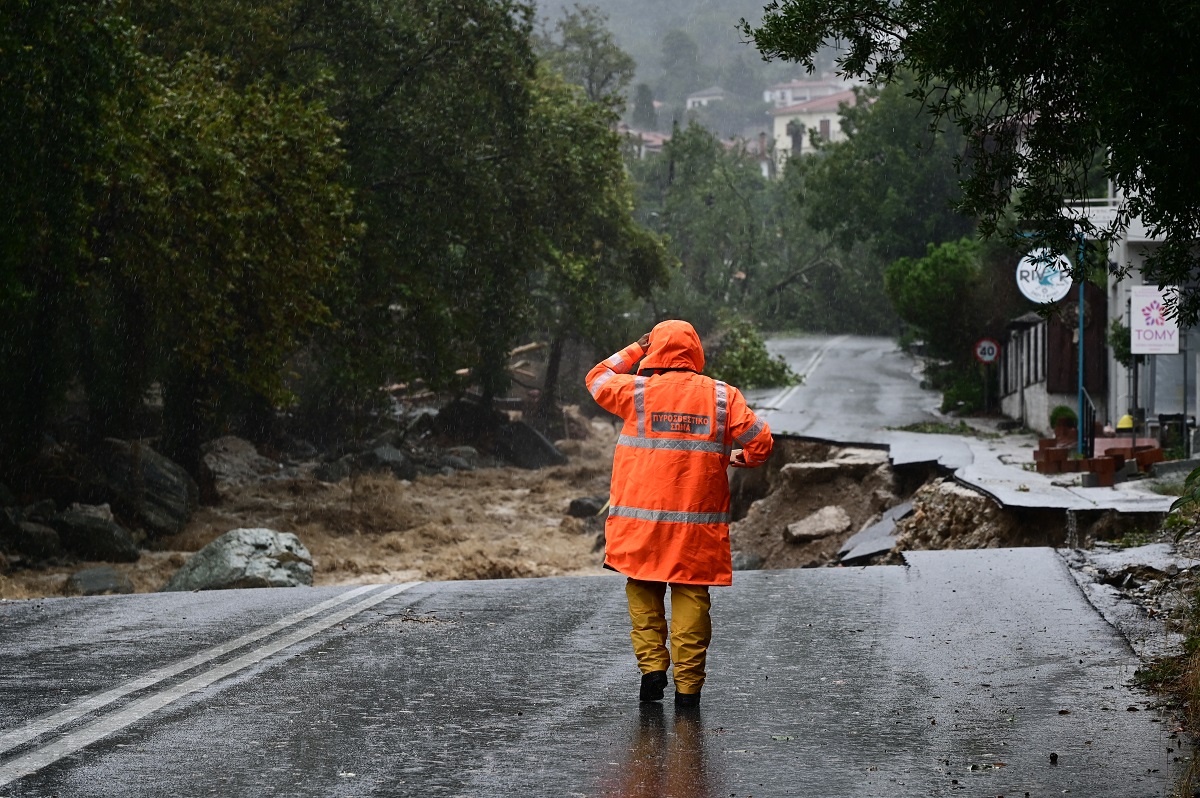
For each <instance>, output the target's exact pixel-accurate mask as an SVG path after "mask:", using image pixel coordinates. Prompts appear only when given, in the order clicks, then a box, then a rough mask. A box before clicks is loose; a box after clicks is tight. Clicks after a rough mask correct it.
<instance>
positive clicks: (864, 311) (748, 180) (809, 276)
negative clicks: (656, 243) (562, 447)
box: [630, 124, 895, 334]
mask: <svg viewBox="0 0 1200 798" xmlns="http://www.w3.org/2000/svg"><path fill="white" fill-rule="evenodd" d="M763 164H764V161H763V160H761V158H760V157H759V156H758V155H757V154H755V153H751V152H747V151H746V150H745V148H743V147H740V146H733V147H727V146H725V145H724V144H723V143H722V142H721V141H719V140H718V139H716V138H715V137H714V136H713V135H712V133H710V132H709V131H707V130H706V129H704V128H703V127H701V126H699V125H696V124H693V125H690V126H688V127H687V128H685V129H682V130H676V131H675V132H674V135H673V136H672V139H671V141H670V143H669V144H668V145H667V146H666V148H665V151H664V152H663V154H662V155H661V156H659V157H656V158H652V159H648V160H646V161H633V162H632V163H631V164H630V169H631V171H632V173H633V175H634V177H635V179H636V180H637V182H638V210H637V213H638V217H639V218H640V219H642V220H643V221H644V223H646V224H647V225H649V226H650V227H651V228H652V229H654V230H656V231H658V232H660V233H662V234H663V236H664V237H665V239H666V240H667V241H668V245H669V248H670V251H671V253H672V254H673V255H674V256H675V257H676V258H678V259H679V261H680V262H681V264H682V266H681V267H680V269H679V270H678V271H677V272H675V273H674V274H673V276H672V280H671V282H670V284H669V285H668V286H667V287H666V288H665V289H663V290H661V291H658V292H656V293H655V294H654V296H653V297H652V300H651V301H652V304H653V314H654V315H655V316H656V317H659V318H662V317H668V316H678V317H681V318H686V319H688V320H689V321H691V322H692V323H693V324H695V325H696V327H697V329H699V330H700V331H701V332H702V334H707V333H709V332H712V331H713V330H715V329H717V328H718V327H719V326H721V324H722V321H721V320H722V318H723V315H724V314H730V313H732V314H734V315H742V316H748V317H750V318H752V319H753V320H754V321H756V322H757V323H759V324H760V325H764V326H766V327H768V328H770V329H788V328H790V329H797V328H798V329H807V330H819V331H836V332H850V331H853V332H879V331H882V330H889V329H891V328H892V327H893V325H894V322H895V317H894V315H893V314H892V313H891V311H890V309H889V308H888V306H887V300H886V298H885V296H884V293H883V282H882V264H881V263H880V261H879V260H878V258H872V257H866V256H864V253H863V252H860V251H854V250H852V251H848V252H843V251H842V250H840V249H839V248H838V247H837V246H836V245H835V244H834V243H833V242H832V240H831V239H830V237H829V236H828V235H827V234H825V233H821V232H819V231H814V230H813V229H812V228H811V227H809V226H808V225H807V223H806V222H805V220H804V214H803V212H802V211H803V204H802V200H801V196H802V191H801V188H802V180H803V175H802V174H801V173H800V172H799V171H798V170H797V171H792V170H789V171H788V173H785V175H784V176H783V179H782V180H771V179H768V178H767V177H765V176H764V175H763Z"/></svg>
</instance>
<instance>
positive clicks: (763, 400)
mask: <svg viewBox="0 0 1200 798" xmlns="http://www.w3.org/2000/svg"><path fill="white" fill-rule="evenodd" d="M767 346H768V350H769V351H770V352H771V354H772V355H779V356H781V357H783V359H784V360H786V361H787V363H788V365H790V366H791V367H792V369H793V370H794V371H796V372H797V373H799V374H803V375H804V382H803V383H802V384H801V385H797V386H793V387H792V388H787V389H783V390H780V389H770V390H757V391H748V392H747V396H748V397H749V398H750V402H751V405H753V406H754V408H755V409H756V410H758V411H762V412H764V413H765V415H766V417H767V420H768V421H769V423H770V424H771V429H772V430H775V431H778V432H786V433H789V434H792V435H800V436H803V437H811V438H819V439H821V440H827V441H837V442H859V443H869V442H887V441H888V440H889V437H888V435H887V432H886V431H887V428H889V427H903V426H906V425H908V424H914V423H917V422H922V421H936V420H938V419H939V417H938V416H937V415H936V413H935V411H936V409H937V407H938V405H939V404H940V402H941V397H940V396H939V395H938V394H937V393H935V392H933V391H928V390H925V389H923V388H921V382H920V377H919V376H918V374H917V363H916V361H915V360H914V359H913V358H912V356H911V355H909V354H908V353H906V352H904V351H902V350H901V349H900V348H899V347H898V346H897V345H896V342H895V341H894V340H893V339H891V338H878V337H875V338H872V337H865V336H852V335H839V336H822V335H809V336H803V337H797V338H774V339H772V340H770V341H768V342H767Z"/></svg>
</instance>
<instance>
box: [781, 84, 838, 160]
mask: <svg viewBox="0 0 1200 798" xmlns="http://www.w3.org/2000/svg"><path fill="white" fill-rule="evenodd" d="M855 101H856V98H855V95H854V92H853V91H852V90H849V89H847V90H845V91H840V92H837V93H836V94H827V95H825V96H823V97H817V98H816V99H812V100H805V101H804V102H800V103H795V104H793V105H787V106H783V107H781V108H772V109H771V111H770V114H771V116H772V117H773V118H774V124H773V130H774V139H775V153H776V157H778V158H780V159H781V160H782V159H783V158H786V157H789V156H792V155H798V154H800V153H802V152H807V151H809V150H810V149H812V146H811V144H810V143H809V136H810V134H811V133H814V132H815V133H816V134H817V136H818V137H820V138H821V139H822V140H824V141H842V140H844V139H845V138H846V134H845V133H844V132H843V131H842V126H841V124H839V116H840V111H839V108H840V107H841V105H842V104H843V103H845V104H846V105H849V106H853V105H854V104H855Z"/></svg>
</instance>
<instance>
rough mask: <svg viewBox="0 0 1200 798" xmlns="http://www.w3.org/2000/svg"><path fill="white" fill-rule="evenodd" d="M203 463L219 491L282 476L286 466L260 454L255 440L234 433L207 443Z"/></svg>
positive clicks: (202, 458)
mask: <svg viewBox="0 0 1200 798" xmlns="http://www.w3.org/2000/svg"><path fill="white" fill-rule="evenodd" d="M201 462H202V463H203V464H204V467H205V468H206V469H207V470H208V472H209V473H210V474H212V477H213V484H214V485H216V488H217V492H218V493H223V492H225V491H227V490H229V489H230V488H233V487H237V486H239V485H246V484H249V483H251V482H257V481H259V480H261V479H263V478H264V477H273V476H278V475H279V472H280V470H281V469H282V466H281V465H280V464H279V463H277V462H275V461H274V460H272V459H270V458H268V457H263V456H262V455H261V454H259V453H258V449H256V448H255V447H254V444H253V443H251V442H250V441H247V440H243V439H241V438H238V437H235V436H233V435H226V436H224V437H222V438H217V439H216V440H213V441H209V442H208V443H206V444H205V445H204V454H203V456H202V457H201Z"/></svg>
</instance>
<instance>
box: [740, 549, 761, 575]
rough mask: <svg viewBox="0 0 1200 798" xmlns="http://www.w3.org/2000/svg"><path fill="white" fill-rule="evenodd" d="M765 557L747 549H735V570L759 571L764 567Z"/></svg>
mask: <svg viewBox="0 0 1200 798" xmlns="http://www.w3.org/2000/svg"><path fill="white" fill-rule="evenodd" d="M762 564H763V558H762V557H759V556H758V555H757V554H754V553H751V552H747V551H735V552H734V553H733V570H735V571H757V570H759V569H760V568H762Z"/></svg>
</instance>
